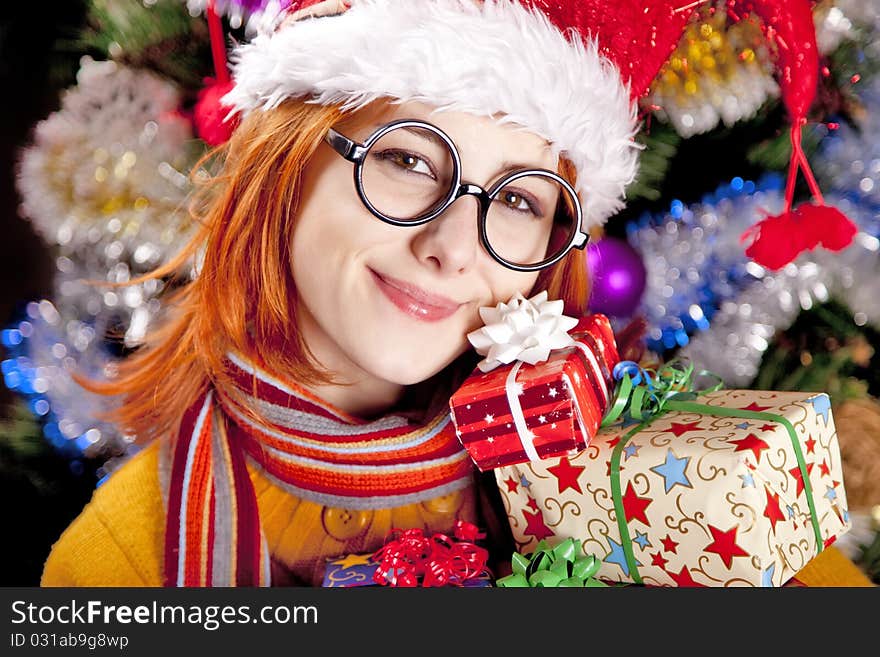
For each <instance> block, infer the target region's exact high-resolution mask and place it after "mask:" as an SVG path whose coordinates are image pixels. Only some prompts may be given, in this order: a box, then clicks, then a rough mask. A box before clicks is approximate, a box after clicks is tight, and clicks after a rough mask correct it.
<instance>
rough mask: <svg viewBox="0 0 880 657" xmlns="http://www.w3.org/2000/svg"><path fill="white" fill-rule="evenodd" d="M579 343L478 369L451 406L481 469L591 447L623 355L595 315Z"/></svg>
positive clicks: (580, 327)
mask: <svg viewBox="0 0 880 657" xmlns="http://www.w3.org/2000/svg"><path fill="white" fill-rule="evenodd" d="M570 335H571V336H572V338H574V340H575V342H576V344H575V346H574V347H567V348H565V349H560V350H558V351H555V352H552V353H551V354H550V357H549V358H548V359H547V360H546V361H544V362H541V363H537V364H535V365H529V364H528V363H522V362H519V361H517V362H515V363H512V364H510V365H504V366H501V367H498V368H496V369H494V370H492V371H490V372H485V373H484V372H481V371H480V370H475V371H474V372H473V374H471V375H470V376H469V377H468V378H467V379H466V380H465V382H464V383H463V384H462V386H461V388H459V390H458V391H457V392H456V393H455V394H454V395H452V397H451V399H450V400H449V406H450V409H451V411H452V421H453V423H454V425H455V430H456V434H457V435H458V438H459V440H460V441H461V444H462V445H463V446H464V448H465V449H466V450H467V452H468V454H470V456H471V458H472V459H473V461H474V463H475V464H476V465H477V467H478V468H479V469H480V470H481V471H486V470H491V469H493V468H498V467H501V466H504V465H513V464H516V463H525V462H527V461H530V460H537V459H543V458H550V457H554V456H563V455H565V454H568V453H571V452H578V451H580V450H582V449H584V448H585V447H586V446H587V444H588V443H589V442H590V439H591V438H592V437H593V436H594V435H595V434H596V432H597V431H598V429H599V423H600V422H601V420H602V417H603V415H604V414H605V410H606V409H607V407H608V403H609V399H610V397H611V394H612V392H613V390H614V382H613V378H612V374H611V373H612V370H613V369H614V366H615V365H616V364H617V362H618V361H619V360H620V358H619V356H618V354H617V345H616V343H615V341H614V333H613V331H612V330H611V323H610V322H609V321H608V318H607V317H605V316H604V315H600V314H595V315H589V316H587V317H584V318H582V319H581V320H580V321H578V323H577V325H576V326H575V327H574V329H572V330H571V331H570Z"/></svg>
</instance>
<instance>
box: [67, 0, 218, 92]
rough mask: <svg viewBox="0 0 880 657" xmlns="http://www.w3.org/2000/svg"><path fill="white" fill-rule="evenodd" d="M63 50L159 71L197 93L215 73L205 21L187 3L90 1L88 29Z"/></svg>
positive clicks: (168, 1)
mask: <svg viewBox="0 0 880 657" xmlns="http://www.w3.org/2000/svg"><path fill="white" fill-rule="evenodd" d="M59 46H60V47H61V48H67V49H71V50H78V51H81V52H83V53H84V54H85V53H95V54H97V55H98V56H102V57H104V58H107V59H112V60H114V61H117V62H119V63H121V64H124V65H126V66H130V67H132V68H143V69H147V70H150V71H153V72H154V73H157V74H159V75H161V76H163V77H165V78H168V79H170V80H171V81H173V82H175V83H176V84H177V85H179V86H180V87H181V88H182V89H184V90H188V91H190V92H193V93H194V92H196V91H197V90H198V89H200V88H201V87H202V86H203V79H204V78H205V77H206V76H211V75H213V62H212V60H211V50H210V41H209V37H208V28H207V25H206V23H205V20H204V18H202V17H193V16H190V14H189V12H188V11H187V9H186V3H184V2H181V0H156V1H155V2H152V3H149V4H145V3H143V2H140V1H138V0H90V2H89V7H88V16H87V27H86V28H85V29H84V30H83V31H82V32H81V34H80V35H79V36H78V38H76V39H73V40H71V41H68V42H65V43H62V44H59Z"/></svg>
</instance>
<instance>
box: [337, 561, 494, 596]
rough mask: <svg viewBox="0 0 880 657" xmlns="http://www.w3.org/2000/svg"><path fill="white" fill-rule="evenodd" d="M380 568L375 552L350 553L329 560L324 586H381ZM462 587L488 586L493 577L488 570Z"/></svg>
mask: <svg viewBox="0 0 880 657" xmlns="http://www.w3.org/2000/svg"><path fill="white" fill-rule="evenodd" d="M378 568H379V561H378V560H377V559H376V557H375V555H374V554H349V555H347V556H345V557H340V558H338V559H333V560H330V561H328V562H327V565H326V566H325V569H324V581H323V583H322V584H321V586H323V587H329V588H352V587H356V586H379V583H378V582H376V581H375V579H374V578H373V575H374V574H375V573H376V570H377V569H378ZM461 586H462V588H488V587H491V586H492V577H491V575H490V574H489V573H488V572H486V573H482V574H480V575H477V576H476V577H473V578H471V579H467V580H465V581H464V582H462V583H461Z"/></svg>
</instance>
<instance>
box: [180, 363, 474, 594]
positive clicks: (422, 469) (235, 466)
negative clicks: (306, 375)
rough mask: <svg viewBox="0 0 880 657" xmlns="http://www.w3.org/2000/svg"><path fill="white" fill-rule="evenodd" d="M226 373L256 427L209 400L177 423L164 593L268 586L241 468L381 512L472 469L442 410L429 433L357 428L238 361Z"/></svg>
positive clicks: (420, 428)
mask: <svg viewBox="0 0 880 657" xmlns="http://www.w3.org/2000/svg"><path fill="white" fill-rule="evenodd" d="M228 361H229V372H230V374H231V376H232V380H233V382H234V384H235V386H236V388H237V390H238V393H239V395H240V396H241V399H242V402H240V403H244V404H246V406H247V407H248V408H250V409H253V410H254V411H256V412H257V414H258V415H259V416H260V417H261V418H262V419H263V422H262V423H258V422H255V421H254V420H253V419H251V418H250V417H249V416H247V415H246V414H245V413H243V412H242V411H241V410H240V406H236V405H234V404H232V403H230V402H229V400H228V399H225V398H224V396H223V395H222V394H220V393H219V391H218V390H213V389H212V390H208V391H207V392H206V393H204V394H203V395H202V396H201V397H200V398H199V399H198V400H197V401H196V403H195V404H193V405H192V406H191V407H190V408H189V409H188V411H187V412H186V414H185V415H184V417H183V421H182V423H181V428H180V432H179V434H178V436H177V440H176V442H175V444H174V448H173V453H172V454H171V472H170V478H169V489H168V513H167V520H166V528H165V529H166V531H165V585H166V586H268V585H269V584H270V574H269V573H270V566H269V553H268V549H267V544H266V539H265V536H264V535H263V532H262V529H261V527H260V517H259V510H258V508H257V499H256V495H255V493H254V490H253V486H252V483H251V479H250V476H249V474H248V471H247V468H246V461H247V460H248V459H250V460H251V461H252V462H253V463H255V464H257V465H258V466H259V467H261V468H262V469H263V471H264V472H265V473H266V474H268V475H269V476H270V477H271V478H272V479H274V480H275V481H276V483H278V485H280V486H281V487H283V488H284V489H285V490H287V491H289V492H290V493H292V494H294V495H296V496H297V497H300V498H303V499H306V500H310V501H313V502H317V503H319V504H322V505H325V506H332V507H338V508H345V509H383V508H392V507H397V506H402V505H406V504H412V503H417V502H422V501H425V500H429V499H432V498H435V497H439V496H441V495H446V494H448V493H450V492H452V491H455V490H458V489H461V488H464V487H466V486H467V485H468V484H469V483H470V482H471V481H472V473H473V470H472V465H471V462H470V460H469V458H468V457H467V453H466V452H464V451H463V450H462V448H461V444H460V443H459V441H458V439H457V438H456V436H455V430H454V427H453V425H452V422H451V421H450V417H449V412H448V409H445V410H444V411H443V412H442V413H441V414H440V415H438V416H437V417H434V418H433V419H431V420H430V421H429V422H427V423H426V424H416V423H414V422H412V421H411V420H409V419H407V418H406V417H404V416H402V415H392V416H388V417H384V418H381V419H378V420H375V421H370V422H367V421H363V420H359V419H357V418H354V417H351V416H349V415H347V414H345V413H343V412H342V411H340V410H338V409H336V408H333V407H331V406H330V405H328V404H327V403H325V402H323V401H321V400H320V399H318V398H317V397H315V396H314V395H312V394H310V393H308V392H307V391H305V390H303V389H302V388H299V387H298V386H295V385H293V384H291V383H290V382H287V381H285V382H282V381H279V380H278V379H276V378H274V377H273V376H271V375H270V374H269V373H267V372H266V371H264V370H262V369H260V368H259V367H258V366H256V365H254V364H253V363H251V362H248V361H246V360H245V359H243V358H242V357H240V356H235V355H230V356H229V359H228Z"/></svg>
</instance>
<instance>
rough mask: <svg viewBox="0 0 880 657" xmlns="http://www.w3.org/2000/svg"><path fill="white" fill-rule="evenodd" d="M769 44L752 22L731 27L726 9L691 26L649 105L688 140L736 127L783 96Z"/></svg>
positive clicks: (705, 13)
mask: <svg viewBox="0 0 880 657" xmlns="http://www.w3.org/2000/svg"><path fill="white" fill-rule="evenodd" d="M772 71H773V67H772V63H771V61H770V56H769V53H768V50H767V45H766V39H765V37H764V36H763V34H762V32H761V28H760V26H759V25H758V24H757V23H756V22H754V21H750V20H743V21H738V22H735V23H732V24H728V20H727V13H726V12H725V11H724V10H723V7H722V6H718V7H709V8H707V9H704V10H703V11H702V13H701V15H700V18H699V20H696V21H693V22H691V23H690V25H688V27H687V28H686V30H685V33H684V35H683V37H682V39H681V41H680V42H679V45H678V47H677V48H676V50H675V51H674V52H673V54H672V56H671V57H670V58H669V59H668V60H667V62H666V64H664V66H663V68H662V69H661V70H660V73H659V75H658V76H657V78H656V79H655V80H654V84H653V85H652V87H651V93H650V95H649V96H648V98H647V104H648V106H650V108H651V109H653V110H654V111H656V112H657V113H658V115H659V116H660V118H661V119H664V120H668V121H670V122H672V123H673V125H674V126H675V128H676V130H677V131H678V132H679V133H681V134H682V136H684V137H689V136H691V135H693V134H698V133H701V132H706V131H707V130H711V129H712V128H714V127H715V126H716V125H717V124H718V122H719V121H723V122H724V124H725V125H732V124H733V123H735V122H736V121H738V120H740V119H742V118H748V117H749V116H751V115H753V114H754V113H755V112H756V111H757V109H758V108H759V107H760V106H761V105H762V104H763V103H764V101H766V100H767V99H768V98H770V97H775V96H776V95H777V94H778V86H777V85H776V83H775V81H774V80H773V75H772Z"/></svg>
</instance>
